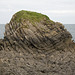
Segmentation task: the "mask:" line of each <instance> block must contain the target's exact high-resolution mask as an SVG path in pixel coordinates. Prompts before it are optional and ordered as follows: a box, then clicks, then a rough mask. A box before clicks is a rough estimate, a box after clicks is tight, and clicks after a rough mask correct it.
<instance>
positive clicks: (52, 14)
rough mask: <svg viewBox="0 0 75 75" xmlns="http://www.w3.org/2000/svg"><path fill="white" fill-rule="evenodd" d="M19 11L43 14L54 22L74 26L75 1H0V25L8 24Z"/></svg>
mask: <svg viewBox="0 0 75 75" xmlns="http://www.w3.org/2000/svg"><path fill="white" fill-rule="evenodd" d="M20 10H28V11H35V12H39V13H42V14H45V15H47V16H48V17H49V18H50V19H51V20H53V21H55V22H61V23H63V24H75V0H0V24H6V23H9V21H10V20H11V18H12V16H13V14H15V13H16V12H18V11H20Z"/></svg>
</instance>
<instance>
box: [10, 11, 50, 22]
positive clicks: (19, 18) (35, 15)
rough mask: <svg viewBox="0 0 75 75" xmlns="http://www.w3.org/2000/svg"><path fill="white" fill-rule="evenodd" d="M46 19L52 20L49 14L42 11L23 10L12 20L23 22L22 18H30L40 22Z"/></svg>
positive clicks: (31, 20)
mask: <svg viewBox="0 0 75 75" xmlns="http://www.w3.org/2000/svg"><path fill="white" fill-rule="evenodd" d="M44 19H45V20H50V19H49V17H48V16H46V15H43V14H41V13H37V12H31V11H25V10H22V11H19V12H17V13H16V14H15V15H14V16H13V18H12V19H11V20H12V21H15V22H21V21H22V20H29V21H30V22H40V21H41V20H44Z"/></svg>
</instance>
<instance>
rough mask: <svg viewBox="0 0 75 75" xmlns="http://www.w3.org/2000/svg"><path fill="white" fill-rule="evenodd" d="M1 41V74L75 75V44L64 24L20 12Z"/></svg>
mask: <svg viewBox="0 0 75 75" xmlns="http://www.w3.org/2000/svg"><path fill="white" fill-rule="evenodd" d="M4 35H5V36H4V39H1V40H0V75H75V43H74V42H73V41H72V36H71V34H70V33H69V32H68V31H67V30H66V29H65V28H64V26H63V25H62V24H61V23H58V22H53V21H52V20H50V19H49V18H48V17H47V16H46V15H43V14H40V13H36V12H30V11H24V10H22V11H19V12H17V13H16V14H14V15H13V17H12V19H11V21H10V22H9V23H8V24H6V26H5V34H4Z"/></svg>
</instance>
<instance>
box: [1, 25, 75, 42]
mask: <svg viewBox="0 0 75 75" xmlns="http://www.w3.org/2000/svg"><path fill="white" fill-rule="evenodd" d="M63 25H64V26H65V28H66V29H67V31H69V32H70V33H71V35H72V40H74V42H75V24H63ZM4 32H5V24H0V39H3V38H4Z"/></svg>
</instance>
